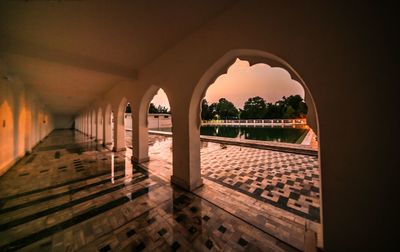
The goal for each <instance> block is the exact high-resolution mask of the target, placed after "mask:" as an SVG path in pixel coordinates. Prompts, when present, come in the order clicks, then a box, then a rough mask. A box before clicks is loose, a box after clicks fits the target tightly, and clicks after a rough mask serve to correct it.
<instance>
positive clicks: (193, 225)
mask: <svg viewBox="0 0 400 252" xmlns="http://www.w3.org/2000/svg"><path fill="white" fill-rule="evenodd" d="M129 151H130V150H129V149H128V151H127V152H126V153H125V152H120V153H112V152H110V151H108V150H106V149H103V148H101V147H100V146H98V145H96V144H95V143H94V142H93V141H91V140H90V139H88V138H87V137H85V136H84V135H83V134H81V133H78V132H74V131H69V130H64V131H54V132H53V133H52V134H51V135H50V136H49V137H48V138H46V139H45V140H44V142H43V143H41V144H40V145H39V146H37V148H35V149H34V151H33V153H32V154H31V155H29V156H27V157H25V158H24V159H22V160H21V161H20V162H19V163H18V164H17V165H16V166H14V167H13V168H12V169H10V170H9V171H8V172H7V173H6V174H5V175H4V176H2V177H1V178H0V251H15V250H22V251H76V250H80V251H208V250H211V251H296V249H295V248H293V247H291V246H289V245H287V244H286V243H283V242H281V241H280V240H277V239H276V238H274V237H272V236H271V235H269V234H268V233H267V232H264V231H263V230H262V229H260V228H259V227H257V226H255V225H251V224H249V223H248V222H246V221H244V219H242V218H238V217H236V216H234V215H232V214H231V213H229V212H227V211H225V210H224V209H223V208H221V207H219V206H217V205H215V204H213V203H211V202H210V201H208V200H205V199H203V198H201V197H199V196H197V195H195V194H192V193H188V192H184V191H182V190H180V189H178V188H175V187H174V186H171V184H170V183H168V182H167V181H165V180H164V179H162V177H161V178H160V177H159V176H155V175H153V174H151V173H148V172H147V171H146V170H144V169H143V168H141V167H138V166H132V165H131V162H130V160H129V159H130V155H131V154H130V153H129Z"/></svg>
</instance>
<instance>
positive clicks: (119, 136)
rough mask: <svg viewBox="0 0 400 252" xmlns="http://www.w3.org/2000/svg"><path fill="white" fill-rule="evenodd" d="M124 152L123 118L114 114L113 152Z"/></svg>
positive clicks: (118, 114) (119, 114)
mask: <svg viewBox="0 0 400 252" xmlns="http://www.w3.org/2000/svg"><path fill="white" fill-rule="evenodd" d="M122 150H125V127H124V116H123V115H121V113H118V112H117V113H116V118H115V119H114V147H113V151H122Z"/></svg>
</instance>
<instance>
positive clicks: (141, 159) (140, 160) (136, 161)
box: [131, 156, 150, 164]
mask: <svg viewBox="0 0 400 252" xmlns="http://www.w3.org/2000/svg"><path fill="white" fill-rule="evenodd" d="M131 161H132V163H135V164H140V163H145V162H149V161H150V158H149V157H144V158H136V157H133V156H132V158H131Z"/></svg>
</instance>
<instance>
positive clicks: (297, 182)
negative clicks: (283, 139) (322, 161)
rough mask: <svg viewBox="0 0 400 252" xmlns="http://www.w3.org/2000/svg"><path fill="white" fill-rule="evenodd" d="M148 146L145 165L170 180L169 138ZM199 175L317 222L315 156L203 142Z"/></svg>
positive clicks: (159, 138) (156, 138)
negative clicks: (147, 160)
mask: <svg viewBox="0 0 400 252" xmlns="http://www.w3.org/2000/svg"><path fill="white" fill-rule="evenodd" d="M128 137H130V136H129V135H128ZM149 144H150V147H149V156H150V158H151V160H152V161H151V162H149V163H148V164H147V166H149V167H150V169H152V170H156V171H157V174H160V175H162V176H164V177H165V178H169V177H170V176H171V171H172V170H171V169H172V152H171V145H172V139H171V138H169V137H165V136H159V135H150V141H149ZM157 161H159V162H157ZM162 163H163V164H162ZM201 173H202V176H203V178H206V179H208V180H212V181H214V182H216V183H218V184H220V185H223V186H226V187H229V188H231V189H233V190H236V191H238V192H241V193H243V194H246V195H247V196H250V197H253V198H255V199H257V200H260V201H263V202H266V203H268V204H271V205H273V206H276V207H279V208H281V209H283V210H286V211H289V212H291V213H293V214H296V215H298V216H301V217H304V218H306V219H309V220H312V221H316V222H319V221H320V200H319V197H320V192H319V187H320V186H319V185H320V178H319V168H318V159H317V157H315V156H308V155H300V154H293V153H285V152H278V151H271V150H262V149H256V148H247V147H240V146H233V145H221V144H217V143H212V142H202V145H201Z"/></svg>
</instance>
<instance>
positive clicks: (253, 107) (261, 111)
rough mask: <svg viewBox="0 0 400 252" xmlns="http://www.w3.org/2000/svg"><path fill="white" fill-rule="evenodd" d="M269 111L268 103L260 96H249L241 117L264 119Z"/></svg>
mask: <svg viewBox="0 0 400 252" xmlns="http://www.w3.org/2000/svg"><path fill="white" fill-rule="evenodd" d="M266 113H267V104H266V103H265V100H264V99H263V98H261V97H260V96H255V97H252V98H249V99H248V100H247V101H246V102H245V103H244V106H243V110H241V113H240V118H242V119H262V118H264V117H265V114H266Z"/></svg>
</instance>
